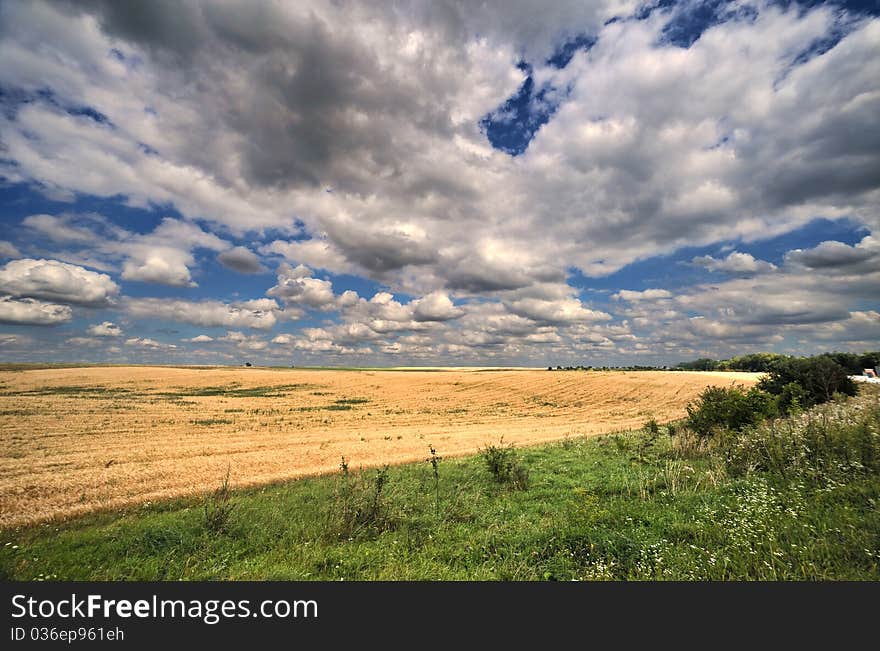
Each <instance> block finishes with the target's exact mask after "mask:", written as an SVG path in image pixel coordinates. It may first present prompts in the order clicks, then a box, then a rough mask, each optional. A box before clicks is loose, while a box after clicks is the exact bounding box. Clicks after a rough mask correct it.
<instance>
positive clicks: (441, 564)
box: [0, 392, 880, 580]
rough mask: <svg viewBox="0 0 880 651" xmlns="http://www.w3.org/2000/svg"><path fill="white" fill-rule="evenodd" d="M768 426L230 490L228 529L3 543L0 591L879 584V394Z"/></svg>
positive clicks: (138, 518) (630, 436) (177, 505)
mask: <svg viewBox="0 0 880 651" xmlns="http://www.w3.org/2000/svg"><path fill="white" fill-rule="evenodd" d="M817 427H819V428H820V429H819V430H817V429H816V428H817ZM762 428H763V429H759V430H756V431H754V432H745V433H743V434H742V435H737V436H738V437H739V438H736V437H734V438H730V437H727V438H725V437H720V438H719V439H718V440H716V441H715V442H709V443H707V442H706V441H699V440H697V439H696V438H689V437H688V436H687V435H686V434H683V433H679V434H677V435H676V436H675V437H674V438H671V437H669V436H667V435H666V434H665V430H666V428H665V427H662V426H661V427H660V433H659V435H651V434H650V433H648V432H631V433H625V434H620V435H612V436H606V437H602V438H591V439H585V438H582V437H568V438H567V439H566V440H565V441H563V442H561V443H557V444H549V445H543V446H538V447H531V448H520V449H517V450H516V459H517V461H518V462H519V463H521V464H522V465H523V466H524V467H526V468H527V469H528V471H529V482H528V490H512V489H511V488H510V487H509V486H506V485H504V484H500V483H498V482H496V481H495V480H494V479H493V477H492V476H491V474H490V473H489V471H488V470H487V468H486V463H485V460H484V458H483V457H481V456H479V455H477V456H473V457H468V458H463V459H455V460H442V461H440V462H439V463H438V468H437V476H436V481H435V475H434V471H433V468H432V466H431V464H430V463H420V464H409V465H405V466H399V467H395V468H391V469H389V470H388V471H387V473H383V471H376V470H364V471H363V472H360V473H359V472H358V471H356V470H354V469H350V470H346V472H345V473H342V472H340V473H337V474H336V475H334V476H327V477H318V478H310V479H303V480H299V481H292V482H287V483H283V484H277V485H272V486H266V487H263V488H259V489H249V490H241V491H235V492H233V494H232V497H231V500H230V501H231V504H232V505H233V506H234V508H232V509H231V514H230V516H229V520H228V522H226V523H225V524H224V528H223V531H222V533H217V532H216V531H214V530H212V529H211V528H210V527H208V526H206V521H205V520H206V516H205V513H206V509H205V503H204V500H200V499H188V500H173V501H167V502H162V503H158V504H151V505H144V506H141V507H137V508H132V509H128V510H126V511H123V512H108V513H100V514H95V515H91V516H87V517H84V518H79V519H76V520H71V521H68V522H64V523H53V524H45V525H40V526H35V527H30V528H25V529H21V530H7V531H3V532H0V578H5V579H20V580H35V579H46V578H48V579H62V580H72V579H80V580H119V579H123V580H152V579H163V580H177V579H256V580H261V579H291V580H337V579H347V580H352V579H361V580H374V579H393V580H410V579H474V580H489V579H501V580H572V579H587V580H589V579H637V580H639V579H673V580H675V579H678V580H726V579H760V580H828V579H834V580H839V579H855V580H878V579H880V508H878V506H880V472H878V468H877V466H876V458H875V457H872V456H871V455H872V454H874V452H876V450H877V449H878V436H880V404H878V401H877V394H876V393H874V394H871V393H870V392H869V393H867V394H865V395H862V396H861V397H859V398H857V399H855V400H852V401H850V402H847V403H834V404H831V405H829V406H827V407H825V408H823V409H820V410H814V411H813V412H810V413H808V414H806V415H800V416H797V417H796V418H795V419H789V420H787V421H779V422H777V423H775V424H771V425H767V426H762ZM817 432H818V434H817ZM491 438H492V437H491V436H490V435H487V444H494V443H498V438H497V437H496V438H495V440H494V441H493V440H491ZM805 447H808V448H809V449H810V451H809V453H804V452H803V449H805ZM788 449H791V450H794V452H791V454H790V456H789V457H787V459H788V461H786V462H784V463H783V462H781V461H780V459H782V458H783V457H782V456H780V455H782V454H784V450H788ZM780 451H783V452H780ZM437 453H438V454H439V455H442V454H443V450H442V448H440V449H438V450H437ZM771 453H772V455H771ZM428 454H429V450H428V448H427V444H426V450H425V456H426V459H427V458H428ZM768 455H770V456H768ZM762 464H763V465H762ZM380 477H381V479H380ZM232 479H233V481H234V480H235V479H236V477H235V468H234V467H233V468H232ZM222 480H223V477H219V476H218V478H217V484H218V486H220V484H221V482H222ZM209 499H210V498H209Z"/></svg>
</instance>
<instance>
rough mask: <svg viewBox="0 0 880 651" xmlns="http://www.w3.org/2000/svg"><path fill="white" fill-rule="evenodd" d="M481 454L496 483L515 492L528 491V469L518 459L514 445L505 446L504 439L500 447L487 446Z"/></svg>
mask: <svg viewBox="0 0 880 651" xmlns="http://www.w3.org/2000/svg"><path fill="white" fill-rule="evenodd" d="M480 454H481V455H482V457H483V461H484V462H485V464H486V468H487V469H488V470H489V473H490V474H491V475H492V478H493V479H494V480H495V482H496V483H498V484H503V485H506V486H508V487H509V488H511V489H513V490H528V488H529V471H528V468H526V467H525V466H523V465H522V464H521V463H520V462H519V460H518V459H517V458H516V451H515V449H514V447H513V445H507V446H505V445H504V438H503V437H502V439H501V442H500V443H499V444H498V445H487V446H486V449H484V450H481V451H480Z"/></svg>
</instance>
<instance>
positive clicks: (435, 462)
mask: <svg viewBox="0 0 880 651" xmlns="http://www.w3.org/2000/svg"><path fill="white" fill-rule="evenodd" d="M428 449H429V450H430V451H431V456H430V457H428V458H427V459H425V461H427V462H428V463H430V464H431V471H432V472H433V475H434V511H435V512H438V513H439V511H440V462H441V461H443V457H441V456H438V455H437V450H435V449H434V446H433V445H429V446H428Z"/></svg>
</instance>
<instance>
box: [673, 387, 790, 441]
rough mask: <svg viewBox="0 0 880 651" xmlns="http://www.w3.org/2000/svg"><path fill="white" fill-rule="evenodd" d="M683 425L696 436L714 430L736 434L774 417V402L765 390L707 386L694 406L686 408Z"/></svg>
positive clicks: (703, 435) (707, 433)
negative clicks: (727, 430)
mask: <svg viewBox="0 0 880 651" xmlns="http://www.w3.org/2000/svg"><path fill="white" fill-rule="evenodd" d="M687 413H688V417H687V421H686V422H687V425H688V427H689V428H690V429H691V430H692V431H693V432H695V433H696V434H697V435H698V436H701V437H706V436H709V435H711V434H712V433H713V432H714V431H715V430H716V429H718V428H727V429H730V430H733V431H740V430H742V429H743V428H744V427H748V426H749V425H754V424H756V423H758V422H760V421H761V420H763V419H764V418H771V417H773V416H775V415H777V407H776V400H774V398H773V396H771V395H770V394H769V393H767V392H766V391H762V390H761V389H758V388H751V389H749V390H748V391H746V390H745V389H741V388H740V387H736V386H731V387H729V388H725V387H707V388H706V389H705V390H704V391H703V393H701V394H700V397H699V399H698V400H697V402H696V403H691V404H689V405H688V406H687Z"/></svg>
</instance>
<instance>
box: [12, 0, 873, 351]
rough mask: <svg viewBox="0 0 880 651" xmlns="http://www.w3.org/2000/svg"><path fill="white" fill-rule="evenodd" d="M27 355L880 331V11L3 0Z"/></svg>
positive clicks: (725, 347) (735, 344)
mask: <svg viewBox="0 0 880 651" xmlns="http://www.w3.org/2000/svg"><path fill="white" fill-rule="evenodd" d="M0 62H2V63H0V207H2V212H0V359H2V360H6V361H38V360H58V361H73V360H86V361H108V362H126V361H130V362H163V363H200V362H201V363H236V364H238V363H242V362H244V361H250V362H252V363H267V364H295V365H315V364H330V365H427V364H450V365H482V364H488V365H497V364H526V365H546V364H551V363H552V364H592V365H602V364H638V363H644V364H648V363H652V364H653V363H675V362H677V361H680V360H684V359H692V358H695V357H698V356H703V355H709V356H713V357H723V356H728V355H731V354H739V353H745V352H751V351H757V350H773V351H779V352H793V353H807V354H809V353H814V352H819V351H823V350H833V349H836V350H862V349H866V348H878V347H880V128H878V117H880V4H878V3H877V2H844V1H840V2H827V3H821V2H815V1H800V2H798V1H780V0H776V1H770V2H765V1H763V0H759V1H750V0H742V1H733V2H722V1H719V0H713V1H709V2H690V1H681V2H672V1H669V0H661V1H659V2H657V1H656V0H655V1H653V2H651V1H649V2H644V1H643V0H594V1H590V0H576V1H569V0H556V1H555V2H553V3H539V2H530V1H525V0H498V1H497V2H496V1H494V0H489V1H486V2H481V3H479V4H478V3H473V2H468V1H465V0H432V1H425V2H417V1H413V2H404V1H400V2H348V1H347V0H333V1H328V2H320V1H318V2H253V1H251V0H224V1H218V2H200V3H195V2H178V1H175V0H161V1H158V0H157V1H153V2H149V3H146V2H145V3H119V2H113V1H112V0H107V1H106V2H101V1H94V2H69V3H68V2H38V1H33V2H32V1H27V2H24V1H22V2H17V1H15V0H8V1H5V2H0Z"/></svg>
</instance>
